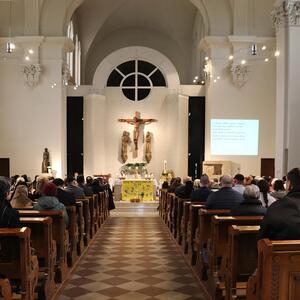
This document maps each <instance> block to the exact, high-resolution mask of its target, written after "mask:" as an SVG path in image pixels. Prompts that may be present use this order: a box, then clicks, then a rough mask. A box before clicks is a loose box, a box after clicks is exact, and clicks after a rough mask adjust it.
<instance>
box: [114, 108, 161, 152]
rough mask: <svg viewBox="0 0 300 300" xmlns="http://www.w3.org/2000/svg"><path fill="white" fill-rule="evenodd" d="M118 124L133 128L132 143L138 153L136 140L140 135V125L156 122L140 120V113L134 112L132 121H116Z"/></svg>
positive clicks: (153, 120)
mask: <svg viewBox="0 0 300 300" xmlns="http://www.w3.org/2000/svg"><path fill="white" fill-rule="evenodd" d="M118 121H119V122H123V123H128V124H130V125H133V126H134V129H133V142H134V147H135V150H136V151H138V140H139V135H140V125H147V124H150V123H152V122H156V121H157V120H155V119H141V117H140V113H139V112H137V111H136V112H135V114H134V117H133V118H132V119H118Z"/></svg>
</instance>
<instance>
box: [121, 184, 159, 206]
mask: <svg viewBox="0 0 300 300" xmlns="http://www.w3.org/2000/svg"><path fill="white" fill-rule="evenodd" d="M154 190H155V186H154V181H153V180H143V179H125V180H122V188H121V192H122V200H123V201H130V200H132V199H139V200H140V201H153V200H155V192H154Z"/></svg>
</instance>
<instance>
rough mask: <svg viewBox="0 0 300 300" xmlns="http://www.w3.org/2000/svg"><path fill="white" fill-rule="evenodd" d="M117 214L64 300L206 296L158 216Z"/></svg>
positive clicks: (164, 299)
mask: <svg viewBox="0 0 300 300" xmlns="http://www.w3.org/2000/svg"><path fill="white" fill-rule="evenodd" d="M156 215H157V214H155V215H154V216H152V215H151V216H144V217H140V216H139V217H132V216H131V217H128V216H126V215H125V216H118V215H117V214H115V216H114V215H113V216H112V217H111V218H110V219H109V220H108V221H107V223H106V224H105V226H104V227H103V228H102V230H101V232H100V233H99V234H98V235H97V237H96V239H95V241H94V243H93V245H92V246H91V247H90V249H89V250H88V252H87V254H86V255H85V257H84V258H83V259H82V260H81V262H80V264H79V265H78V267H77V268H76V270H75V272H74V274H73V276H72V278H71V279H70V280H69V282H68V283H67V285H66V287H65V289H64V291H63V293H62V295H61V296H60V297H59V300H69V299H76V300H81V299H82V300H89V299H91V300H92V299H95V300H96V299H103V300H106V299H110V300H117V299H118V300H146V299H153V300H155V299H158V300H169V299H170V300H185V299H187V300H197V299H205V296H204V294H202V293H201V288H200V287H199V285H198V283H197V281H196V280H195V279H194V277H193V275H192V273H191V270H190V269H189V268H188V266H187V265H186V263H185V262H184V260H183V258H182V256H181V254H180V253H179V252H178V249H177V248H176V245H175V243H174V241H173V240H172V239H171V237H170V235H169V233H168V230H167V228H166V227H165V225H164V224H162V222H161V220H160V218H159V217H158V216H156Z"/></svg>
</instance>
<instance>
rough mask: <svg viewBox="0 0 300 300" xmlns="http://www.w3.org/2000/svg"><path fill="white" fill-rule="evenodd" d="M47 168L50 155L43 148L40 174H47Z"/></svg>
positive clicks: (46, 149)
mask: <svg viewBox="0 0 300 300" xmlns="http://www.w3.org/2000/svg"><path fill="white" fill-rule="evenodd" d="M49 166H50V153H49V151H48V148H45V150H44V153H43V162H42V173H48V167H49Z"/></svg>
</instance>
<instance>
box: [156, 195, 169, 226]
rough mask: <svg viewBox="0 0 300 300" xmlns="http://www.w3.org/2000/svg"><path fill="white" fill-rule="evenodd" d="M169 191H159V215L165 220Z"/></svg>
mask: <svg viewBox="0 0 300 300" xmlns="http://www.w3.org/2000/svg"><path fill="white" fill-rule="evenodd" d="M167 192H168V191H167V190H163V189H161V190H160V191H159V206H158V207H159V215H160V217H161V218H162V219H163V220H164V219H165V211H166V203H167Z"/></svg>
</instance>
